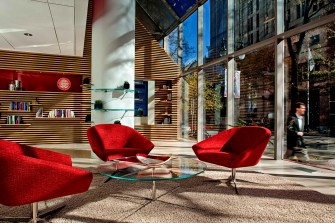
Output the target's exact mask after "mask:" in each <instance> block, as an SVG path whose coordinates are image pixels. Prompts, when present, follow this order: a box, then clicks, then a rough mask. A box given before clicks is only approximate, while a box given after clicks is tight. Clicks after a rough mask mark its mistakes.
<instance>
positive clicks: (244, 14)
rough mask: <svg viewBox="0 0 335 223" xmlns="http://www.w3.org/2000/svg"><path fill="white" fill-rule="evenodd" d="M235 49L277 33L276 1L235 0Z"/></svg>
mask: <svg viewBox="0 0 335 223" xmlns="http://www.w3.org/2000/svg"><path fill="white" fill-rule="evenodd" d="M234 4H235V5H234V6H235V7H234V8H235V10H234V18H235V19H234V21H235V29H234V33H235V39H234V40H235V42H234V46H235V50H239V49H242V48H244V47H246V46H249V45H252V44H254V43H257V42H260V41H262V40H265V39H267V38H270V37H272V36H274V35H275V22H276V20H275V11H274V6H275V1H273V0H263V1H262V0H248V1H245V0H238V1H234Z"/></svg>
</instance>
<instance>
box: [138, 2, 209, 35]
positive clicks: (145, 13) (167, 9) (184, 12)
mask: <svg viewBox="0 0 335 223" xmlns="http://www.w3.org/2000/svg"><path fill="white" fill-rule="evenodd" d="M206 1H207V0H136V2H137V5H136V17H137V18H139V20H140V21H141V22H142V24H143V25H144V26H145V27H146V28H147V29H148V30H149V32H150V33H151V34H152V35H153V36H154V37H155V38H156V40H161V39H162V38H164V37H165V36H167V35H168V34H169V33H170V32H172V31H173V30H174V29H175V28H176V27H177V26H178V25H179V24H180V23H182V22H183V21H184V20H185V19H186V18H187V17H188V16H190V15H191V14H192V13H193V12H194V11H195V10H196V9H197V8H198V7H199V6H200V5H202V4H204V3H205V2H206Z"/></svg>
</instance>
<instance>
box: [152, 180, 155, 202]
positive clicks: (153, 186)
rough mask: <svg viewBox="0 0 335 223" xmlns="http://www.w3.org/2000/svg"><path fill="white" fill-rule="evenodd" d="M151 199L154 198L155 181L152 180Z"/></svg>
mask: <svg viewBox="0 0 335 223" xmlns="http://www.w3.org/2000/svg"><path fill="white" fill-rule="evenodd" d="M151 199H152V200H156V181H152V193H151Z"/></svg>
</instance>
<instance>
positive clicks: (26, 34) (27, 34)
mask: <svg viewBox="0 0 335 223" xmlns="http://www.w3.org/2000/svg"><path fill="white" fill-rule="evenodd" d="M24 35H25V36H33V34H31V33H24Z"/></svg>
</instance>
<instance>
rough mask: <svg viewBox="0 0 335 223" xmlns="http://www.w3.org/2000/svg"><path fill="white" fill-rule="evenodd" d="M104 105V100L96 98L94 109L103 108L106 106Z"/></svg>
mask: <svg viewBox="0 0 335 223" xmlns="http://www.w3.org/2000/svg"><path fill="white" fill-rule="evenodd" d="M103 105H104V103H103V101H102V100H96V101H95V102H94V109H103V107H104V106H103Z"/></svg>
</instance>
